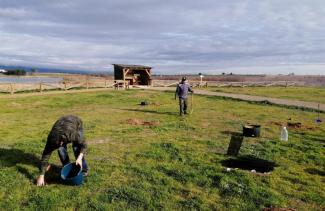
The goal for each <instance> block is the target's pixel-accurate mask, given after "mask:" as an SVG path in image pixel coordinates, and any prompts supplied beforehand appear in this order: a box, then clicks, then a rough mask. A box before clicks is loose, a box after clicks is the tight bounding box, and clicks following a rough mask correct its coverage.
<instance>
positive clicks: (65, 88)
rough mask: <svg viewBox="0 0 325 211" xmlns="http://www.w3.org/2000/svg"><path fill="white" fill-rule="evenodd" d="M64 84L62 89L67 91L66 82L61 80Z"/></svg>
mask: <svg viewBox="0 0 325 211" xmlns="http://www.w3.org/2000/svg"><path fill="white" fill-rule="evenodd" d="M63 84H64V91H67V82H63Z"/></svg>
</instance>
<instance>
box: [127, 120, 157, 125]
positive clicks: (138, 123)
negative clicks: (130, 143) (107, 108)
mask: <svg viewBox="0 0 325 211" xmlns="http://www.w3.org/2000/svg"><path fill="white" fill-rule="evenodd" d="M126 123H127V124H130V125H144V126H158V125H160V123H159V121H143V120H141V119H128V120H126Z"/></svg>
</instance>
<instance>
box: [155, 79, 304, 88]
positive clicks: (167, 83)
mask: <svg viewBox="0 0 325 211" xmlns="http://www.w3.org/2000/svg"><path fill="white" fill-rule="evenodd" d="M178 83H179V81H177V80H154V81H153V86H156V87H159V86H160V87H169V86H176V85H177V84H178ZM190 84H191V86H193V87H271V86H282V87H289V86H304V85H305V83H304V82H301V81H299V82H297V81H261V82H250V81H247V82H224V81H204V82H201V81H190Z"/></svg>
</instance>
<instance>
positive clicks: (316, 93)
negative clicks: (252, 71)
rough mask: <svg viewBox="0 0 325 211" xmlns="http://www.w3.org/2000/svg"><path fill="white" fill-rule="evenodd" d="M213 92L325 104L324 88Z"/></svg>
mask: <svg viewBox="0 0 325 211" xmlns="http://www.w3.org/2000/svg"><path fill="white" fill-rule="evenodd" d="M208 89H209V90H211V91H217V92H227V93H236V94H247V95H256V96H264V97H275V98H283V99H291V100H302V101H310V102H318V103H325V88H324V87H287V88H286V87H210V88H208Z"/></svg>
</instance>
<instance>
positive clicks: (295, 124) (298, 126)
mask: <svg viewBox="0 0 325 211" xmlns="http://www.w3.org/2000/svg"><path fill="white" fill-rule="evenodd" d="M269 124H272V125H277V126H279V127H281V126H286V127H287V128H289V129H301V130H313V129H315V128H314V127H310V126H306V125H303V124H302V123H301V122H287V124H284V123H282V122H274V121H272V122H270V123H269Z"/></svg>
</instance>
